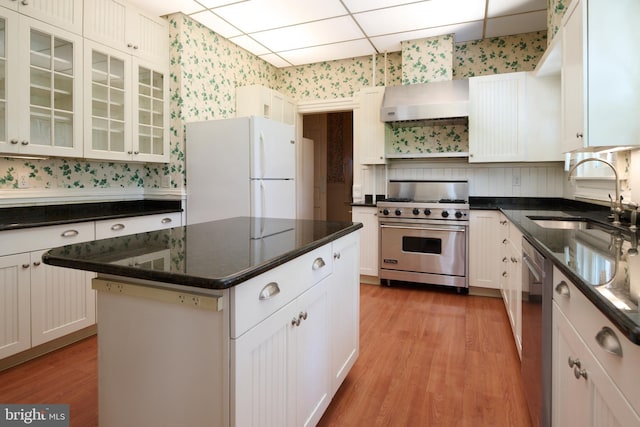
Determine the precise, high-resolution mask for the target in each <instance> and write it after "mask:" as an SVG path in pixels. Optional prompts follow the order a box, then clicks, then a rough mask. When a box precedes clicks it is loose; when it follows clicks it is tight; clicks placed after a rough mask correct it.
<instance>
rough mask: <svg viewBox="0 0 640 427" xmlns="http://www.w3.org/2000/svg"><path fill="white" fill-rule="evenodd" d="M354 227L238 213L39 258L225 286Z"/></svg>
mask: <svg viewBox="0 0 640 427" xmlns="http://www.w3.org/2000/svg"><path fill="white" fill-rule="evenodd" d="M359 228H362V224H360V223H352V222H327V221H313V220H293V219H274V218H250V217H238V218H230V219H224V220H219V221H211V222H205V223H201V224H194V225H188V226H184V227H176V228H171V229H167V230H160V231H153V232H148V233H139V234H134V235H130V236H122V237H116V238H111V239H103V240H96V241H93V242H87V243H78V244H73V245H68V246H63V247H60V248H54V249H52V250H50V251H49V252H47V253H46V254H45V255H44V256H43V257H42V258H43V260H44V262H45V263H46V264H51V265H57V266H60V267H69V268H75V269H79V270H88V271H95V272H97V273H103V274H112V275H116V276H124V277H131V278H138V279H146V280H151V281H154V282H162V283H167V284H175V285H185V286H191V287H195V288H201V289H225V288H229V287H232V286H235V285H237V284H239V283H241V282H244V281H246V280H248V279H250V278H252V277H254V276H257V275H259V274H262V273H264V272H266V271H268V270H271V269H273V268H274V267H277V266H279V265H281V264H284V263H286V262H288V261H290V260H292V259H294V258H296V257H298V256H300V255H302V254H304V253H307V252H309V251H311V250H313V249H316V248H318V247H320V246H323V245H325V244H327V243H330V242H332V241H333V240H336V239H338V238H340V237H342V236H345V235H347V234H349V233H352V232H354V231H356V230H358V229H359ZM152 260H156V262H152ZM159 286H160V287H162V284H159ZM167 287H170V286H167Z"/></svg>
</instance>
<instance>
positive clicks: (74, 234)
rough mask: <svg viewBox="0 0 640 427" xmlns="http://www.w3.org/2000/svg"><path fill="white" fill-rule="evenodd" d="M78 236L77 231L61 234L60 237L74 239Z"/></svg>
mask: <svg viewBox="0 0 640 427" xmlns="http://www.w3.org/2000/svg"><path fill="white" fill-rule="evenodd" d="M78 234H80V233H79V232H78V230H67V231H65V232H63V233H62V234H61V235H60V237H76V236H77V235H78Z"/></svg>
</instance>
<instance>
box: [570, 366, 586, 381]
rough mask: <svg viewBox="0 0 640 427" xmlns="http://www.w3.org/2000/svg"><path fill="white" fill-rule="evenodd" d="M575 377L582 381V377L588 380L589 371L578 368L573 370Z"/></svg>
mask: <svg viewBox="0 0 640 427" xmlns="http://www.w3.org/2000/svg"><path fill="white" fill-rule="evenodd" d="M573 375H575V376H576V379H578V380H579V379H580V377H582V378H584V379H585V380H586V379H587V370H586V369H580V368H578V367H577V366H576V367H574V368H573Z"/></svg>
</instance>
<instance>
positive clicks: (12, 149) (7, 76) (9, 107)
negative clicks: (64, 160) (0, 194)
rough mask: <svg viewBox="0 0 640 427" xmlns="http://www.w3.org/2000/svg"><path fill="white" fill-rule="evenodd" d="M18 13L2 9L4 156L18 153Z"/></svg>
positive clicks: (0, 135)
mask: <svg viewBox="0 0 640 427" xmlns="http://www.w3.org/2000/svg"><path fill="white" fill-rule="evenodd" d="M17 27H18V14H17V13H15V12H12V11H10V10H7V9H2V8H0V153H18V152H19V149H20V143H19V139H18V138H19V135H18V132H19V131H18V119H17V114H16V106H17V105H18V99H19V92H18V86H17V81H18V38H17V37H16V36H15V34H16V32H17Z"/></svg>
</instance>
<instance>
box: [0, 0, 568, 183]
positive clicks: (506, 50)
mask: <svg viewBox="0 0 640 427" xmlns="http://www.w3.org/2000/svg"><path fill="white" fill-rule="evenodd" d="M550 2H551V3H552V4H553V7H550V9H549V10H550V11H552V12H553V13H556V14H559V13H560V12H562V13H563V10H564V8H565V4H566V3H568V0H550ZM559 19H561V18H558V17H555V16H552V17H550V18H549V22H553V23H555V24H554V25H557V23H558V22H559ZM168 20H169V40H170V58H169V110H170V112H169V114H170V123H169V124H170V132H169V135H170V136H169V137H170V156H171V159H170V163H168V164H151V163H150V164H139V163H117V162H98V161H90V160H83V159H71V158H49V159H46V160H22V159H12V158H0V189H17V188H18V183H17V177H18V175H19V174H23V173H27V174H28V175H29V177H30V185H31V187H32V188H40V189H57V188H130V187H136V188H150V189H151V188H159V187H160V185H161V182H162V177H163V176H164V175H165V174H169V175H171V182H172V187H173V188H182V187H183V186H184V179H185V169H184V160H185V155H186V153H185V143H184V141H185V132H184V125H185V123H186V122H188V121H195V120H207V119H214V118H227V117H233V116H234V115H235V87H236V86H243V85H251V84H261V85H263V86H267V87H270V88H272V89H275V90H278V91H280V92H282V93H283V94H285V95H287V96H290V97H292V98H294V99H296V100H304V99H334V98H343V97H351V96H353V94H354V92H357V91H358V90H360V89H361V88H363V87H367V86H371V85H377V86H380V85H385V84H386V85H389V86H394V85H399V84H402V82H403V80H404V78H405V76H404V73H405V71H407V70H403V66H402V63H403V59H404V58H403V54H402V53H401V52H392V53H387V54H378V55H375V56H367V57H358V58H350V59H344V60H338V61H326V62H321V63H315V64H309V65H304V66H298V67H288V68H282V69H277V68H275V67H273V66H272V65H270V64H268V63H266V62H265V61H263V60H261V59H260V58H258V57H256V56H255V55H253V54H251V53H249V52H247V51H245V50H244V49H242V48H240V47H239V46H237V45H235V44H234V43H232V42H230V41H228V40H226V39H225V38H223V37H221V36H220V35H218V34H216V33H215V32H213V31H211V30H209V29H207V28H205V27H203V26H202V25H201V24H199V23H197V22H196V21H193V20H192V19H191V18H189V17H187V16H185V15H183V14H180V13H177V14H173V15H171V16H169V18H168ZM546 37H547V36H546V33H545V32H535V33H527V34H519V35H516V36H509V37H503V38H497V39H487V40H481V41H476V42H469V43H462V44H454V43H453V37H452V36H451V35H447V36H442V37H439V38H436V39H435V40H430V39H425V40H420V41H417V42H416V43H419V46H418V45H416V46H415V47H412V49H411V50H412V52H411V53H410V54H409V52H407V56H409V55H411V57H412V58H417V60H416V61H415V62H413V63H412V66H411V69H410V70H409V71H410V72H407V73H406V75H407V77H408V76H410V77H408V78H410V79H411V82H412V83H415V82H421V81H425V80H427V79H436V78H438V79H442V78H449V74H451V76H452V77H453V78H464V77H469V76H473V75H483V74H488V73H496V72H510V71H526V70H533V69H534V68H535V64H536V63H537V62H538V60H539V58H540V56H541V55H542V54H543V53H544V50H545V48H546ZM407 43H413V42H407ZM444 43H447V44H453V45H454V50H453V57H452V58H451V60H452V63H453V64H452V68H451V67H449V68H447V66H445V65H440V64H445V63H446V64H449V63H450V62H449V56H451V55H449V54H448V53H446V52H445V50H446V49H444V48H443V44H444ZM374 70H375V72H374ZM374 75H375V77H374ZM408 132H409V133H408V134H407V135H404V136H401V135H400V134H398V135H397V141H394V142H393V145H394V146H400V145H401V144H404V141H405V140H406V141H408V140H409V137H411V138H414V137H415V138H417V140H416V141H417V142H416V146H415V148H416V149H421V150H444V151H447V150H453V151H464V150H465V149H466V148H465V147H466V146H468V131H465V130H460V129H457V128H456V129H449V128H445V129H432V130H429V131H425V133H424V134H422V133H420V132H419V131H417V130H410V131H408ZM423 141H424V143H423ZM430 141H431V142H430Z"/></svg>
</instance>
